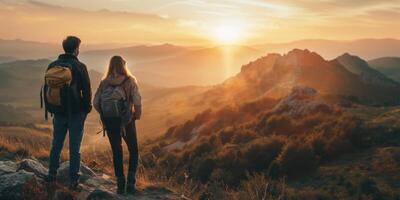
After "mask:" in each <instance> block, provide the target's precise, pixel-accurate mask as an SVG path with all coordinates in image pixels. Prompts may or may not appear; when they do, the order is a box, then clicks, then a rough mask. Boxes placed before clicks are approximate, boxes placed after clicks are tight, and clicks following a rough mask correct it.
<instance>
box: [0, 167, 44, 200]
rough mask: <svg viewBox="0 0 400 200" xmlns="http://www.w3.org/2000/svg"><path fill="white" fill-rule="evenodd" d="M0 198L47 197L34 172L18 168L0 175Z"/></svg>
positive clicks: (18, 199) (17, 199)
mask: <svg viewBox="0 0 400 200" xmlns="http://www.w3.org/2000/svg"><path fill="white" fill-rule="evenodd" d="M0 180H1V181H0V199H7V200H14V199H15V200H24V199H47V193H46V192H45V189H44V187H43V185H42V184H40V182H39V181H38V180H37V178H36V176H35V174H34V173H31V172H27V171H25V170H20V171H18V172H14V173H10V174H4V175H2V176H0Z"/></svg>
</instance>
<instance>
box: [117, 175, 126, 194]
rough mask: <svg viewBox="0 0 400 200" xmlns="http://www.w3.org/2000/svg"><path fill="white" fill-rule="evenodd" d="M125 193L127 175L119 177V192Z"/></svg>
mask: <svg viewBox="0 0 400 200" xmlns="http://www.w3.org/2000/svg"><path fill="white" fill-rule="evenodd" d="M124 193H125V176H121V177H117V194H124Z"/></svg>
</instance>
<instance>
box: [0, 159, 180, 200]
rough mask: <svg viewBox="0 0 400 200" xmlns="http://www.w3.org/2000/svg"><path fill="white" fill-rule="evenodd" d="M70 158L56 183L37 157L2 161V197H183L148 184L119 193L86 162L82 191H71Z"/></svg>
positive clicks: (148, 199)
mask: <svg viewBox="0 0 400 200" xmlns="http://www.w3.org/2000/svg"><path fill="white" fill-rule="evenodd" d="M68 169H69V162H68V161H67V162H64V163H62V164H61V165H60V169H59V171H58V175H57V183H56V184H51V185H49V184H47V183H45V182H44V181H43V178H44V177H45V175H46V174H47V170H48V169H47V168H46V167H44V166H43V165H42V164H41V163H40V161H38V160H37V159H35V158H29V159H23V160H22V161H19V162H14V161H0V180H1V181H0V199H7V200H24V199H29V200H42V199H51V200H64V199H65V200H67V199H68V200H70V199H77V200H81V199H86V200H103V199H104V200H114V199H116V200H129V199H139V200H152V199H165V200H174V199H180V198H179V196H178V195H177V194H175V193H173V192H172V191H170V190H168V189H166V188H164V187H157V186H147V187H145V188H143V189H141V190H140V191H139V192H138V193H137V194H135V195H127V194H126V195H116V194H115V192H114V191H115V182H114V180H112V179H111V178H110V177H109V176H107V175H105V174H97V173H95V172H94V171H93V170H91V169H90V168H89V167H87V166H86V165H84V164H82V165H81V183H82V189H81V190H80V191H70V190H69V189H68V187H67V185H68Z"/></svg>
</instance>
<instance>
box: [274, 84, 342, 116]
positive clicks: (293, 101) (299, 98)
mask: <svg viewBox="0 0 400 200" xmlns="http://www.w3.org/2000/svg"><path fill="white" fill-rule="evenodd" d="M338 110H340V109H339V108H337V107H335V106H333V105H329V104H328V103H326V102H325V101H324V100H323V99H321V97H320V95H319V94H318V92H317V91H316V90H315V89H314V88H310V87H294V88H293V89H292V91H291V93H290V94H289V95H287V96H286V97H284V98H283V99H282V100H281V101H280V102H279V103H278V104H277V105H276V106H275V108H274V111H275V112H278V113H282V112H285V113H288V114H289V115H291V116H296V117H300V116H304V115H308V114H311V113H318V112H323V113H327V114H329V113H332V112H335V111H338Z"/></svg>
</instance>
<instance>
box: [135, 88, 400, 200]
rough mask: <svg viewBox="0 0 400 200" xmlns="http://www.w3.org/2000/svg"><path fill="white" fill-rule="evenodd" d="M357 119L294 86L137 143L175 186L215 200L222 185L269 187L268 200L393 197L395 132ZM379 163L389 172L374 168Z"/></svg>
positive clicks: (221, 196)
mask: <svg viewBox="0 0 400 200" xmlns="http://www.w3.org/2000/svg"><path fill="white" fill-rule="evenodd" d="M360 109H361V108H360ZM365 109H368V108H363V110H365ZM358 117H359V115H357V114H354V111H351V110H348V109H347V108H343V107H340V106H338V105H335V104H332V103H329V100H328V99H326V98H325V97H324V96H321V94H319V93H318V91H316V90H314V89H312V88H307V87H297V88H294V89H293V90H292V91H291V92H290V93H289V95H287V96H285V97H284V98H282V99H281V100H280V101H274V100H272V99H268V98H266V99H260V100H256V101H253V102H249V103H245V104H242V105H239V106H226V107H224V108H221V109H216V110H208V111H205V112H202V113H200V114H198V115H197V116H196V117H194V118H192V119H191V120H188V121H186V122H185V123H182V124H180V125H178V126H174V127H171V128H170V129H169V130H168V131H167V132H166V133H165V135H164V136H163V137H161V138H158V139H154V140H152V141H150V142H148V143H147V144H145V145H144V147H143V149H144V152H143V153H142V155H143V162H144V165H145V166H146V167H148V168H150V169H153V170H154V171H155V173H160V174H162V175H163V176H166V177H170V178H171V179H175V181H177V182H178V183H179V182H180V183H182V181H183V180H182V179H180V178H179V175H180V174H182V173H185V174H187V176H188V177H187V178H186V179H185V180H187V179H189V180H191V181H195V182H198V183H199V184H210V185H212V189H210V190H211V191H212V192H213V194H215V195H217V196H216V198H218V199H229V194H226V193H224V192H221V190H223V191H224V188H226V187H227V186H228V187H230V188H235V189H237V190H238V191H239V195H240V194H241V193H243V195H246V194H247V195H249V194H253V193H255V192H256V191H257V190H258V189H257V184H265V185H271V188H270V187H268V192H270V193H269V194H271V195H272V197H274V198H276V199H278V198H279V197H280V196H282V195H284V196H285V197H287V198H288V199H299V198H300V199H358V198H361V197H363V196H364V197H370V198H373V199H375V198H382V199H395V198H396V197H398V196H399V195H400V193H399V192H398V191H399V186H398V184H396V181H395V180H396V179H397V178H399V177H398V174H397V175H396V172H398V171H399V170H400V163H399V162H398V161H394V160H393V161H392V160H391V159H392V158H393V156H396V159H397V157H398V155H399V154H398V153H399V149H398V147H397V145H399V141H400V140H399V139H400V138H399V137H398V135H397V134H396V132H397V131H399V130H397V129H393V127H385V128H382V127H380V125H381V123H378V124H377V125H374V124H372V123H369V120H365V121H363V120H360V119H359V118H358ZM379 127H380V128H379ZM384 163H385V166H386V164H389V163H390V164H389V165H390V167H383V168H384V169H383V168H382V169H381V167H379V166H380V164H384ZM249 174H251V175H249ZM357 174H358V175H357ZM360 174H364V175H366V177H369V178H366V177H365V178H363V177H362V176H361V177H360V176H359V175H360ZM389 174H391V176H393V177H390V176H387V175H389ZM262 177H264V178H262ZM282 179H284V180H285V182H284V185H283V186H282V182H281V181H282ZM321 184H323V185H324V187H320V185H321ZM210 187H211V186H210ZM248 187H251V188H248ZM282 187H283V188H284V189H282ZM218 188H219V189H218ZM355 190H356V191H358V192H354V191H355ZM260 191H264V190H263V189H262V188H260ZM246 192H247V193H246ZM283 193H284V194H283ZM227 195H228V196H227ZM239 199H240V198H239Z"/></svg>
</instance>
